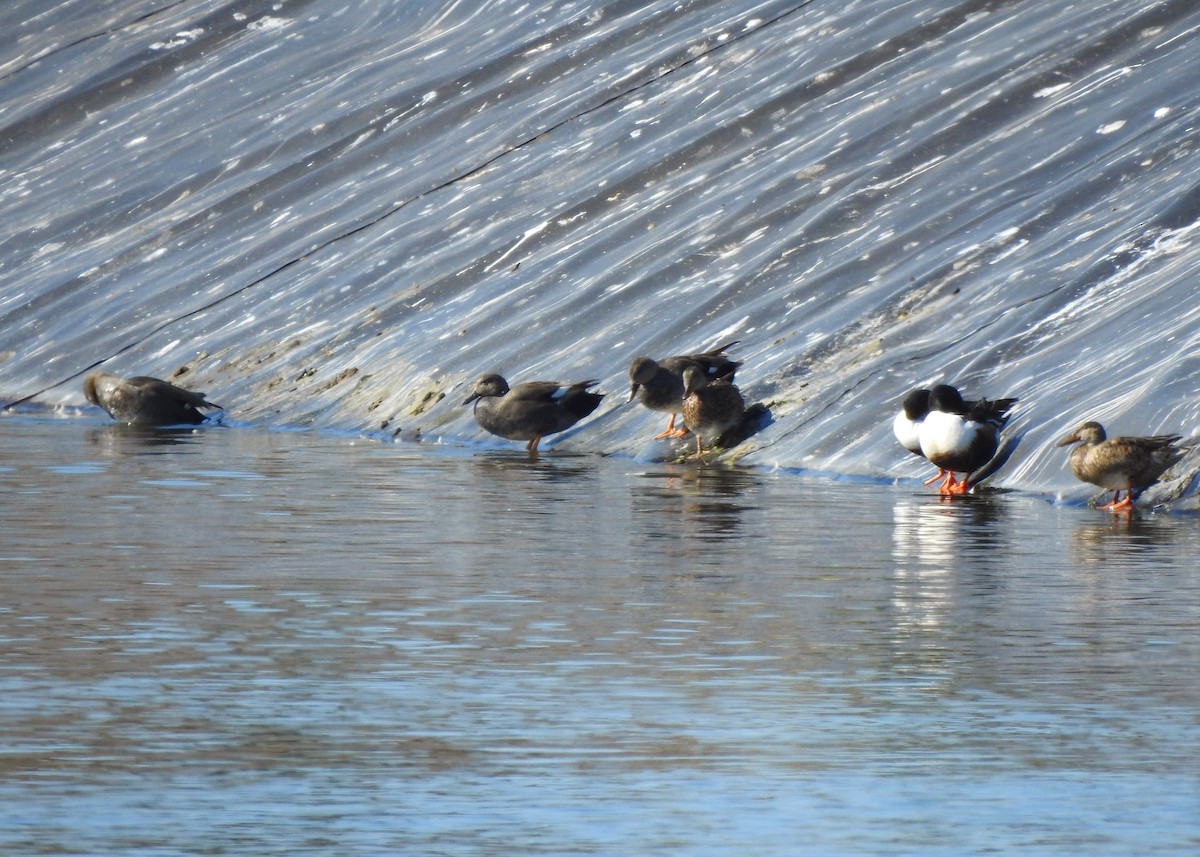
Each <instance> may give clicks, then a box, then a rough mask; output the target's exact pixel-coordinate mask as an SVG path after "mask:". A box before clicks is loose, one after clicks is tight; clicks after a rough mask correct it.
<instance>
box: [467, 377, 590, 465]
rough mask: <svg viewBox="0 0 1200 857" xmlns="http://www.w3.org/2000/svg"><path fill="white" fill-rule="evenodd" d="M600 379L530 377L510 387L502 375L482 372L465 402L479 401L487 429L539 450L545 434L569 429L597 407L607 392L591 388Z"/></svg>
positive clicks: (482, 422) (478, 414) (480, 420)
mask: <svg viewBox="0 0 1200 857" xmlns="http://www.w3.org/2000/svg"><path fill="white" fill-rule="evenodd" d="M597 383H599V382H598V381H578V382H576V383H574V384H559V383H557V382H555V381H526V382H525V383H524V384H517V386H515V387H512V388H511V389H510V388H509V386H508V382H507V381H505V380H504V379H503V378H502V377H500V376H499V375H496V374H488V375H483V376H480V378H479V380H477V381H476V382H475V390H474V392H473V393H471V395H469V396H467V398H466V400H465V401H464V402H463V404H464V405H469V404H471V402H474V403H475V421H476V422H478V423H479V425H480V426H482V427H483V428H484V429H486V430H487V431H489V432H491V433H492V434H494V435H497V436H499V437H504V438H508V439H509V440H524V441H528V443H526V444H525V448H526V449H527V450H529V452H530V453H536V452H537V448H538V443H540V442H541V439H542V438H543V437H545V436H546V435H548V434H554V433H555V432H560V431H564V430H565V429H569V428H570V427H571V426H573V425H575V423H577V422H579V421H580V420H581V419H583V418H584V417H586V416H587V415H588V414H590V413H591V412H592V411H594V410H596V407H597V406H598V405H599V404H600V400H601V399H602V398H604V394H603V393H592V392H589V390H588V388H589V387H593V386H595V385H596V384H597Z"/></svg>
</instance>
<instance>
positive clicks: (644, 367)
mask: <svg viewBox="0 0 1200 857" xmlns="http://www.w3.org/2000/svg"><path fill="white" fill-rule="evenodd" d="M735 345H737V340H734V341H733V342H727V343H725V344H724V345H718V346H717V347H716V348H712V349H710V350H708V351H705V352H702V353H700V354H677V355H676V356H674V357H667V358H664V359H662V360H657V361H656V360H652V359H650V358H649V357H635V358H634V360H633V362H632V363H630V364H629V383H630V385H631V389H630V391H629V401H631V402H632V401H633V400H634V399H635V398H636V399H637V400H638V401H639V402H641V403H642V404H643V405H645V406H646V407H647V408H649V409H650V410H652V411H660V412H662V413H666V414H670V415H671V419H670V420H669V421H668V422H667V427H666V429H665V430H664V431H661V432H659V433H658V434H656V435H655V436H654V437H655V439H658V438H660V437H683V436H684V435H685V434H687V429H683V428H676V427H675V415H676V414H677V413H679V412H680V411H681V410H682V409H683V371H684V370H685V369H687V368H688V367H689V366H693V367H696V368H697V369H699V370H700V371H701V372H703V373H704V375H705V377H707V378H708V379H709V380H716V379H718V378H724V379H725V380H726V381H728V382H729V383H731V384H732V383H733V376H734V373H735V372H737V368H738V367H739V366H741V365H742V364H741V363H739V362H738V361H736V360H731V359H729V355H728V354H726V353H725V352H726V351H728V350H729V349H730V348H733V346H735Z"/></svg>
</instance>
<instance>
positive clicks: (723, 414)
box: [682, 366, 746, 458]
mask: <svg viewBox="0 0 1200 857" xmlns="http://www.w3.org/2000/svg"><path fill="white" fill-rule="evenodd" d="M682 413H683V421H684V423H686V424H687V427H688V428H689V429H691V431H692V433H693V434H695V435H696V455H695V457H696V458H700V457H701V456H703V455H704V436H705V435H707V436H708V437H711V438H718V437H720V436H721V435H722V434H724V433H725V432H727V431H729V429H731V428H733V427H734V426H736V425H737V424H738V423H740V422H741V421H742V417H743V415H744V414H745V413H746V403H745V401H744V400H743V399H742V394H741V391H739V390H738V388H737V387H735V386H734V385H733V384H731V383H729V382H728V381H726V380H725V379H724V378H718V379H716V380H710V379H709V378H708V376H707V375H706V374H705V372H704V370H703V369H701V368H700V367H698V366H688V367H687V368H685V369H684V370H683V405H682Z"/></svg>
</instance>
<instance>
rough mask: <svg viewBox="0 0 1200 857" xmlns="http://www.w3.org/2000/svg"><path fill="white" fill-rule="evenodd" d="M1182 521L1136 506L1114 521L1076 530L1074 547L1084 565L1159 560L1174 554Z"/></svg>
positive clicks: (1090, 521)
mask: <svg viewBox="0 0 1200 857" xmlns="http://www.w3.org/2000/svg"><path fill="white" fill-rule="evenodd" d="M1180 523H1181V521H1179V520H1177V519H1174V518H1171V517H1169V516H1166V515H1159V514H1154V513H1145V512H1143V511H1141V510H1140V509H1138V508H1137V507H1136V506H1135V507H1134V508H1133V509H1131V510H1129V512H1128V513H1127V514H1124V515H1113V516H1112V519H1111V520H1103V521H1095V520H1090V519H1089V520H1088V521H1087V523H1085V524H1081V525H1080V526H1078V527H1076V528H1075V530H1074V531H1073V532H1072V533H1071V548H1072V553H1073V554H1074V557H1075V559H1077V560H1078V561H1079V562H1080V563H1081V564H1082V565H1105V564H1108V565H1112V564H1114V563H1129V562H1131V561H1140V562H1143V563H1146V562H1150V563H1151V564H1152V563H1153V562H1154V561H1155V558H1156V557H1158V556H1161V555H1162V554H1163V552H1167V553H1170V552H1171V551H1172V550H1173V549H1174V548H1173V545H1174V543H1175V542H1176V541H1177V539H1178V535H1179V525H1180Z"/></svg>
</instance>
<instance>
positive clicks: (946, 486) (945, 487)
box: [938, 470, 959, 494]
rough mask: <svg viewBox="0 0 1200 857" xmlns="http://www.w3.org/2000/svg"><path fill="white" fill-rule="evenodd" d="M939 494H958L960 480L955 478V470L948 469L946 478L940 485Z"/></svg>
mask: <svg viewBox="0 0 1200 857" xmlns="http://www.w3.org/2000/svg"><path fill="white" fill-rule="evenodd" d="M938 493H939V494H958V493H959V490H958V480H957V479H955V478H954V471H953V470H947V471H946V478H945V480H944V481H943V482H942V484H941V485H939V486H938Z"/></svg>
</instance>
